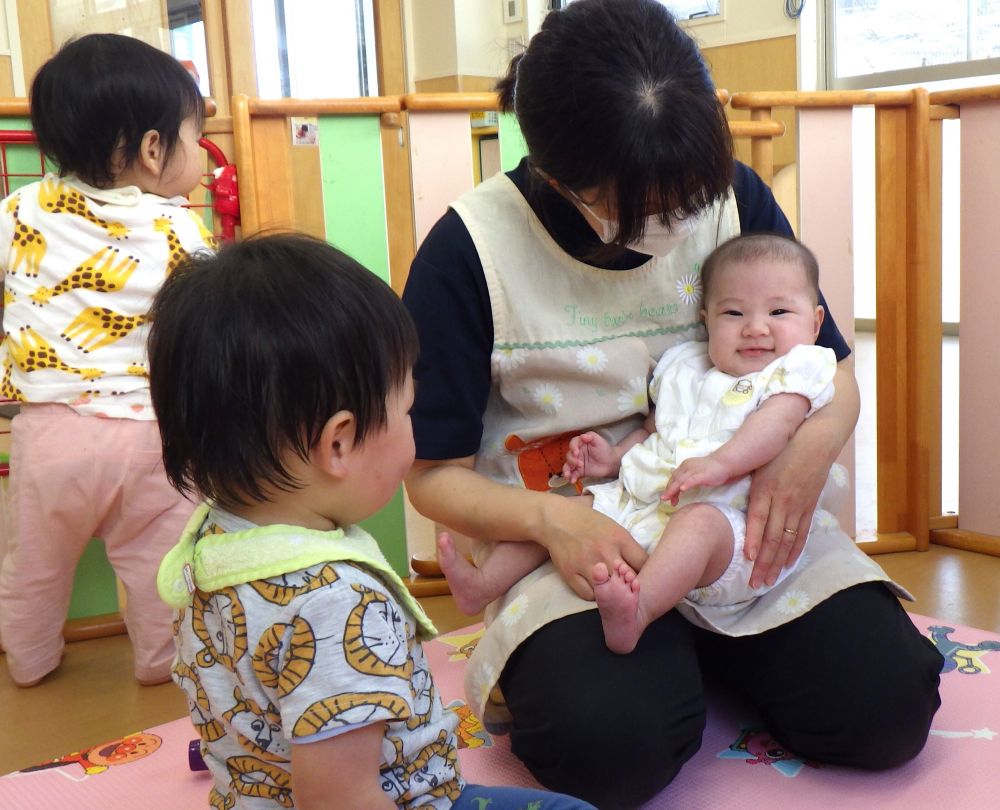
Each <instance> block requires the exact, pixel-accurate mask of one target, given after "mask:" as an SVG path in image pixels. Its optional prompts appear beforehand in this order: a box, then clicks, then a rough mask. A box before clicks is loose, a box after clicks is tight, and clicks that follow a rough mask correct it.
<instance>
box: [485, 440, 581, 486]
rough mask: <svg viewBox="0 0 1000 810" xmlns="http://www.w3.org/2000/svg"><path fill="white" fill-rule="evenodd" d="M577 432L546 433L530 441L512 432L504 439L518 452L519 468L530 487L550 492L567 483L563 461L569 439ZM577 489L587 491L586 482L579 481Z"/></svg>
mask: <svg viewBox="0 0 1000 810" xmlns="http://www.w3.org/2000/svg"><path fill="white" fill-rule="evenodd" d="M576 435H577V433H576V432H575V431H570V432H569V433H561V434H559V435H558V436H545V437H543V438H541V439H535V440H533V441H530V442H526V441H524V439H522V438H521V437H520V436H518V435H517V434H514V433H512V434H511V435H510V436H508V437H507V439H506V441H504V447H506V448H507V450H508V451H510V453H511V454H512V455H514V456H517V471H518V472H519V473H520V474H521V480H522V481H524V486H525V488H526V489H532V490H535V491H536V492H548V491H549V490H550V489H557V488H559V487H561V486H565V484H566V483H567V482H566V480H565V479H564V478H563V477H562V468H563V462H564V461H565V460H566V453H568V452H569V442H570V439H572V438H573V437H574V436H576ZM576 491H577V493H580V492H583V484H582V483H580V482H579V481H578V482H577V483H576Z"/></svg>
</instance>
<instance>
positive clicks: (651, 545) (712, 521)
mask: <svg viewBox="0 0 1000 810" xmlns="http://www.w3.org/2000/svg"><path fill="white" fill-rule="evenodd" d="M817 279H818V268H817V265H816V259H815V257H814V256H813V255H812V252H811V251H809V250H808V248H806V247H805V246H804V245H801V244H800V243H798V242H796V241H794V240H791V239H788V238H786V237H783V236H777V235H771V234H751V235H746V236H740V237H737V238H735V239H732V240H730V241H729V242H726V243H724V244H723V245H721V246H720V247H719V248H717V249H716V250H715V251H714V252H713V253H712V254H711V255H710V256H709V257H708V258H707V259H706V261H705V264H704V266H703V268H702V289H703V295H704V298H703V303H704V308H703V309H702V318H703V320H704V322H705V327H706V329H707V332H708V343H707V344H706V343H702V342H689V343H682V344H679V345H678V346H675V347H673V348H672V349H669V350H668V351H667V352H665V353H664V355H663V357H662V358H661V359H660V361H659V362H658V363H657V365H656V368H655V370H654V371H653V376H652V381H651V382H650V386H649V391H650V397H651V399H652V401H653V402H655V403H656V408H655V411H652V412H651V413H650V415H649V417H648V418H647V420H646V423H645V425H644V426H643V428H641V429H640V430H637V431H634V432H633V433H631V434H629V435H628V436H626V437H625V438H624V439H623V440H622V441H621V442H619V443H618V444H616V445H612V444H610V443H609V442H608V441H607V440H606V439H604V438H603V437H601V436H600V435H599V434H597V433H595V432H588V433H584V434H582V435H580V436H576V437H574V438H573V439H572V440H571V441H570V449H569V452H568V453H567V458H566V463H565V466H564V468H563V475H564V476H565V477H567V478H569V479H570V481H572V482H574V483H575V482H576V481H578V480H580V479H581V478H585V477H607V476H609V475H614V474H615V473H618V479H617V480H615V481H612V482H609V483H605V484H596V485H592V486H590V487H589V488H588V490H587V491H588V492H589V493H590V494H591V495H592V496H593V505H594V508H595V509H597V510H598V511H600V512H601V513H603V514H606V515H608V516H609V517H612V518H614V519H615V520H616V521H618V522H619V523H620V524H621V525H622V526H624V527H625V528H627V529H628V530H629V531H630V532H631V533H632V535H633V536H634V537H635V539H636V540H637V541H638V542H639V543H640V544H642V545H643V546H644V547H645V548H647V549H652V553H651V555H650V557H649V559H648V560H647V561H646V563H645V565H644V566H643V567H642V570H641V571H640V572H639V573H638V574H636V572H635V571H633V570H632V568H631V567H629V566H628V565H627V564H626V563H625V562H624V561H621V560H619V561H618V562H617V564H616V565H615V566H613V570H610V571H609V570H608V568H607V566H606V565H605V564H604V563H598V564H596V565H595V566H594V570H593V572H592V584H593V587H594V597H595V599H596V601H597V607H598V610H599V611H600V614H601V622H602V624H603V627H604V636H605V641H606V642H607V644H608V647H609V648H610V649H611V650H613V651H615V652H619V653H628V652H631V651H632V649H633V648H634V647H635V645H636V643H637V642H638V640H639V638H640V636H641V635H642V631H643V630H644V629H645V628H646V626H647V625H648V624H649V623H650V622H651V621H653V620H654V619H656V618H658V617H660V616H662V615H663V614H664V613H666V612H667V611H668V610H670V609H671V608H672V607H674V605H676V604H677V603H678V602H679V601H681V600H682V599H684V598H687V599H689V600H691V601H694V602H700V603H702V604H734V603H738V602H744V601H746V600H749V599H752V598H754V597H755V596H757V595H760V594H762V593H764V592H765V591H766V590H768V588H769V587H773V585H772V586H761V587H758V588H752V587H750V584H749V579H750V572H751V570H752V567H753V564H752V562H750V561H749V560H747V559H745V557H744V555H743V553H742V551H743V541H744V538H745V533H746V503H747V495H748V493H749V489H750V477H749V475H750V473H751V472H753V470H755V469H757V468H758V467H761V466H763V465H765V464H767V463H768V462H769V461H771V460H772V459H773V458H775V457H776V456H777V455H778V454H779V453H780V452H781V451H782V450H783V449H784V447H785V445H786V444H787V443H788V441H789V439H790V438H791V437H792V435H793V434H794V433H795V430H796V429H797V428H798V426H799V425H800V424H801V423H802V421H803V420H804V419H805V418H806V417H807V416H808V415H809V414H810V413H812V412H813V411H815V410H816V409H817V408H820V407H822V406H823V405H825V404H826V403H828V402H829V401H830V400H831V399H832V398H833V377H834V374H835V373H836V358H835V356H834V354H833V352H832V351H831V350H830V349H825V348H822V347H819V346H816V345H814V343H815V340H816V336H817V334H818V333H819V327H820V324H821V323H822V322H823V315H824V312H823V307H822V306H820V305H819V304H818V296H819V288H818V280H817ZM619 468H620V469H619ZM784 531H785V532H787V533H789V534H791V535H795V534H796V531H795V530H794V529H788V528H786V529H785V530H784ZM438 554H439V558H440V561H441V566H442V568H443V569H444V571H445V573H446V575H447V576H448V581H449V584H450V585H451V589H452V593H453V594H454V595H455V597H456V600H457V601H458V603H459V606H460V607H462V608H463V609H465V610H469V611H471V612H476V611H478V610H481V609H482V608H483V607H484V606H485V605H486V604H488V603H489V602H491V601H492V600H493V599H495V598H497V597H499V596H500V595H502V594H503V593H505V592H506V591H507V589H508V588H509V587H510V586H511V585H513V583H514V582H516V581H517V580H518V579H520V578H521V577H522V576H524V575H525V574H526V573H528V571H530V570H532V569H533V568H535V567H536V566H537V565H539V564H540V563H541V562H543V561H544V560H545V559H546V556H547V555H546V552H545V549H543V548H542V547H540V546H538V545H536V544H534V543H524V542H517V543H515V542H508V543H499V544H497V546H496V547H495V548H494V549H493V551H492V553H491V554H490V556H489V557H488V558H487V559H486V561H485V562H484V563H483V566H482V567H481V568H475V567H474V566H472V565H471V564H470V563H469V562H467V561H466V560H465V559H464V558H463V557H461V556H460V555H458V554H457V552H456V550H455V546H454V542H453V541H452V539H451V538H450V537H449V536H448V535H447V534H445V535H442V536H441V537H440V538H439V539H438ZM790 570H791V569H784V570H783V571H782V573H781V576H780V577H779V579H778V581H779V582H780V581H781V579H783V578H784V577H785V576H787V574H788V573H789V571H790ZM775 584H776V583H775Z"/></svg>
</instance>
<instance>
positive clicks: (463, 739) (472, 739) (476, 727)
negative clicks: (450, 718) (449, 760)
mask: <svg viewBox="0 0 1000 810" xmlns="http://www.w3.org/2000/svg"><path fill="white" fill-rule="evenodd" d="M444 708H445V711H449V712H451V713H452V714H454V715H455V716H456V717H457V718H458V725H457V726H456V727H455V735H456V736H457V737H458V747H459V749H462V748H492V747H493V738H492V737H491V736H490V734H489V732H488V731H487V730H486V727H485V726H484V725H483V721H482V720H480V719H479V718H478V717H476V715H474V714H473V713H472V709H471V708H470V707H469V704H468V703H465V702H464V701H461V700H453V701H452V702H451V703H449V704H448V705H447V706H445V707H444Z"/></svg>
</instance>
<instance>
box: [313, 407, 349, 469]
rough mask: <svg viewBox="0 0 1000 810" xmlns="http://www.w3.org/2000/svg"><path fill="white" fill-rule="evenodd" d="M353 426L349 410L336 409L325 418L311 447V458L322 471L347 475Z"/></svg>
mask: <svg viewBox="0 0 1000 810" xmlns="http://www.w3.org/2000/svg"><path fill="white" fill-rule="evenodd" d="M355 428H356V423H355V420H354V414H353V413H351V412H350V411H337V412H336V413H335V414H334V415H333V416H331V417H330V418H329V419H327V420H326V424H325V425H323V430H322V431H321V432H320V435H319V441H318V442H316V447H315V448H314V449H313V460H314V462H315V463H316V464H317V465H318V466H319V467H320V469H321V470H322V471H323V472H325V473H327V474H329V475H332V476H335V477H336V478H343V477H344V476H346V475H347V471H348V463H347V461H348V457H349V456H350V454H351V453H352V452H353V450H354V431H355Z"/></svg>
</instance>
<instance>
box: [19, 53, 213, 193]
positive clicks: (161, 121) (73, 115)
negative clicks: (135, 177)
mask: <svg viewBox="0 0 1000 810" xmlns="http://www.w3.org/2000/svg"><path fill="white" fill-rule="evenodd" d="M192 115H194V116H196V119H197V123H198V127H199V129H200V128H201V124H202V121H203V119H204V115H205V104H204V100H203V99H202V95H201V91H200V90H199V89H198V85H197V83H196V82H195V80H194V77H193V76H192V75H191V74H190V73H189V72H188V71H187V69H186V68H185V67H184V66H183V65H182V64H181V63H180V62H178V61H177V60H176V59H174V57H172V56H171V55H170V54H168V53H164V52H163V51H161V50H159V49H157V48H154V47H153V46H152V45H147V44H146V43H145V42H142V41H141V40H138V39H134V38H133V37H126V36H121V35H120V34H88V35H86V36H83V37H80V38H79V39H74V40H71V41H69V42H68V43H66V44H65V45H64V46H63V47H62V48H60V49H59V51H58V53H56V55H55V56H53V57H52V58H51V59H49V60H48V61H47V62H46V63H45V64H44V65H42V67H41V68H39V70H38V73H36V74H35V78H34V80H33V81H32V83H31V126H32V129H34V131H35V136H36V137H37V138H38V145H39V148H40V149H41V150H42V152H43V154H45V155H46V156H47V157H48V158H50V159H51V160H52V161H53V162H54V163H55V164H56V165H57V166H58V167H59V173H60V174H61V175H63V176H65V175H67V174H70V173H73V174H76V175H78V176H79V177H80V178H81V179H82V180H84V181H85V182H87V183H90V184H91V185H95V186H106V185H108V184H109V183H111V182H112V181H113V180H114V179H115V166H116V161H119V162H121V165H123V166H130V165H131V164H132V163H133V162H134V161H135V159H136V157H137V156H138V154H139V147H140V146H141V144H142V138H143V136H144V135H145V134H146V133H147V132H148V131H150V130H156V131H157V132H158V133H159V134H160V139H161V140H162V142H163V145H164V150H165V155H166V158H167V160H168V161H169V159H170V156H171V154H173V150H174V148H175V146H176V145H177V140H178V137H179V133H180V128H181V124H182V123H183V122H184V120H185V119H186V118H189V117H190V116H192ZM119 149H120V150H121V151H120V153H119V152H118V150H119Z"/></svg>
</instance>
